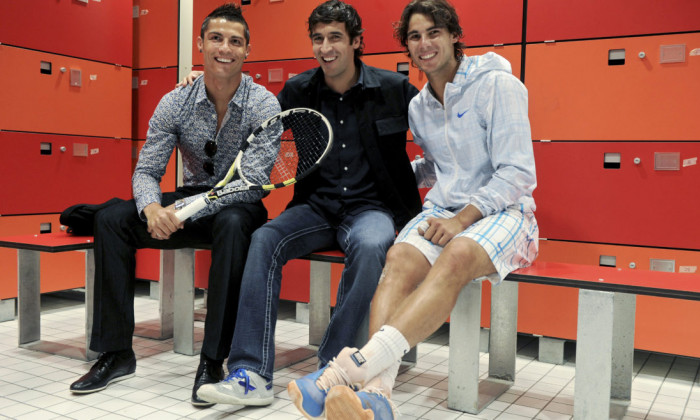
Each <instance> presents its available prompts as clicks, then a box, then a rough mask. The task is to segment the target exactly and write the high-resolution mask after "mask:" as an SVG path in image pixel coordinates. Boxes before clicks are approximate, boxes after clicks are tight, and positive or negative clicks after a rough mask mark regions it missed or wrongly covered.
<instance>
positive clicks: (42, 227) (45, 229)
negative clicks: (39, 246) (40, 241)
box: [39, 223, 51, 233]
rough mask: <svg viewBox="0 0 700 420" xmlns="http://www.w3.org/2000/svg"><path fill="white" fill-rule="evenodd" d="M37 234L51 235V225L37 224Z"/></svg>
mask: <svg viewBox="0 0 700 420" xmlns="http://www.w3.org/2000/svg"><path fill="white" fill-rule="evenodd" d="M39 233H51V223H41V224H39Z"/></svg>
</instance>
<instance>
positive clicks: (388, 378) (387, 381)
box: [363, 361, 401, 398]
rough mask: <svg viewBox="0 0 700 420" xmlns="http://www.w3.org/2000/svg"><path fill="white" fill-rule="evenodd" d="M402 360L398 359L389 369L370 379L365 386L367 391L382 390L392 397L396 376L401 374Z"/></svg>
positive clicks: (385, 394) (388, 396)
mask: <svg viewBox="0 0 700 420" xmlns="http://www.w3.org/2000/svg"><path fill="white" fill-rule="evenodd" d="M399 367H401V361H396V363H394V364H393V365H391V366H390V367H389V368H388V369H385V370H383V371H381V373H379V375H377V376H375V377H374V378H372V379H370V380H369V381H368V382H367V383H366V384H365V386H364V388H363V390H365V391H367V392H374V391H380V392H381V393H382V394H384V396H385V397H387V398H391V390H392V389H394V384H395V383H396V376H397V375H398V374H399Z"/></svg>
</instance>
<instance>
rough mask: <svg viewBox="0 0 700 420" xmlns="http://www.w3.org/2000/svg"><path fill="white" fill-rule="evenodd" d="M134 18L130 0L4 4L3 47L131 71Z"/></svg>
mask: <svg viewBox="0 0 700 420" xmlns="http://www.w3.org/2000/svg"><path fill="white" fill-rule="evenodd" d="M131 13H132V7H131V2H129V1H101V2H96V1H92V2H89V3H88V2H87V1H85V2H80V1H75V0H71V1H55V0H54V1H45V0H4V1H1V2H0V16H2V24H0V42H1V43H2V44H5V45H14V46H18V47H24V48H30V49H33V50H38V51H44V52H50V53H56V54H62V55H67V56H72V57H78V58H84V59H88V60H95V61H102V62H105V63H111V64H120V65H122V66H126V67H131V50H132V45H131V44H132V38H131V24H132V22H131V21H132V19H131ZM16 70H17V69H16V68H15V71H16ZM5 80H12V79H5Z"/></svg>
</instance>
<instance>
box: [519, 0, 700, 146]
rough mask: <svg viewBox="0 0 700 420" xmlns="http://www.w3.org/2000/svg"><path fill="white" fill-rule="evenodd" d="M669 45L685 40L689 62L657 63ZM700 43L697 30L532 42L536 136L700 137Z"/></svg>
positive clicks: (530, 83) (528, 79) (530, 80)
mask: <svg viewBox="0 0 700 420" xmlns="http://www.w3.org/2000/svg"><path fill="white" fill-rule="evenodd" d="M698 4H700V3H698ZM668 45H685V47H686V52H685V54H680V56H679V58H680V59H682V60H683V61H684V62H678V63H664V64H662V63H660V58H661V52H660V51H661V48H662V46H668ZM698 47H700V33H693V34H683V35H666V36H651V37H638V38H619V39H605V40H595V41H576V42H563V43H551V44H535V45H528V46H527V60H526V72H525V85H526V86H527V88H528V90H529V99H530V122H531V124H532V136H533V139H538V140H541V139H548V140H586V141H588V140H593V141H595V140H660V141H663V140H693V141H696V140H699V139H700V118H697V110H698V109H700V95H699V94H698V92H700V77H698V75H700V55H691V51H692V50H693V49H697V48H698ZM613 49H624V55H625V58H624V64H623V65H609V64H608V55H609V51H610V50H613ZM640 53H644V58H640V57H639V54H640Z"/></svg>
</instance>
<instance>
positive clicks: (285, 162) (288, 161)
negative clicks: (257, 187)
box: [270, 113, 330, 184]
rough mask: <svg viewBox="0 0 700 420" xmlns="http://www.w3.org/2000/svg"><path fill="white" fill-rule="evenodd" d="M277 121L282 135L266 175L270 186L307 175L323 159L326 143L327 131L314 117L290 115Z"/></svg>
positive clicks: (304, 114) (311, 115)
mask: <svg viewBox="0 0 700 420" xmlns="http://www.w3.org/2000/svg"><path fill="white" fill-rule="evenodd" d="M281 122H282V124H283V125H284V132H283V133H282V136H281V139H280V140H281V141H280V151H279V153H278V154H277V159H276V160H275V164H274V167H273V169H272V172H271V173H270V184H278V183H282V182H285V181H288V180H290V179H293V178H299V177H301V176H302V175H303V174H305V173H306V172H308V171H309V170H310V169H312V168H313V167H314V166H315V165H316V162H318V161H319V159H320V158H321V156H323V153H324V152H325V150H326V146H327V145H328V141H329V134H330V133H329V132H328V128H327V126H326V125H325V124H324V122H323V121H322V120H321V118H319V117H318V116H316V115H313V114H310V113H299V114H290V115H288V116H286V117H285V118H283V119H282V121H281Z"/></svg>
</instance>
